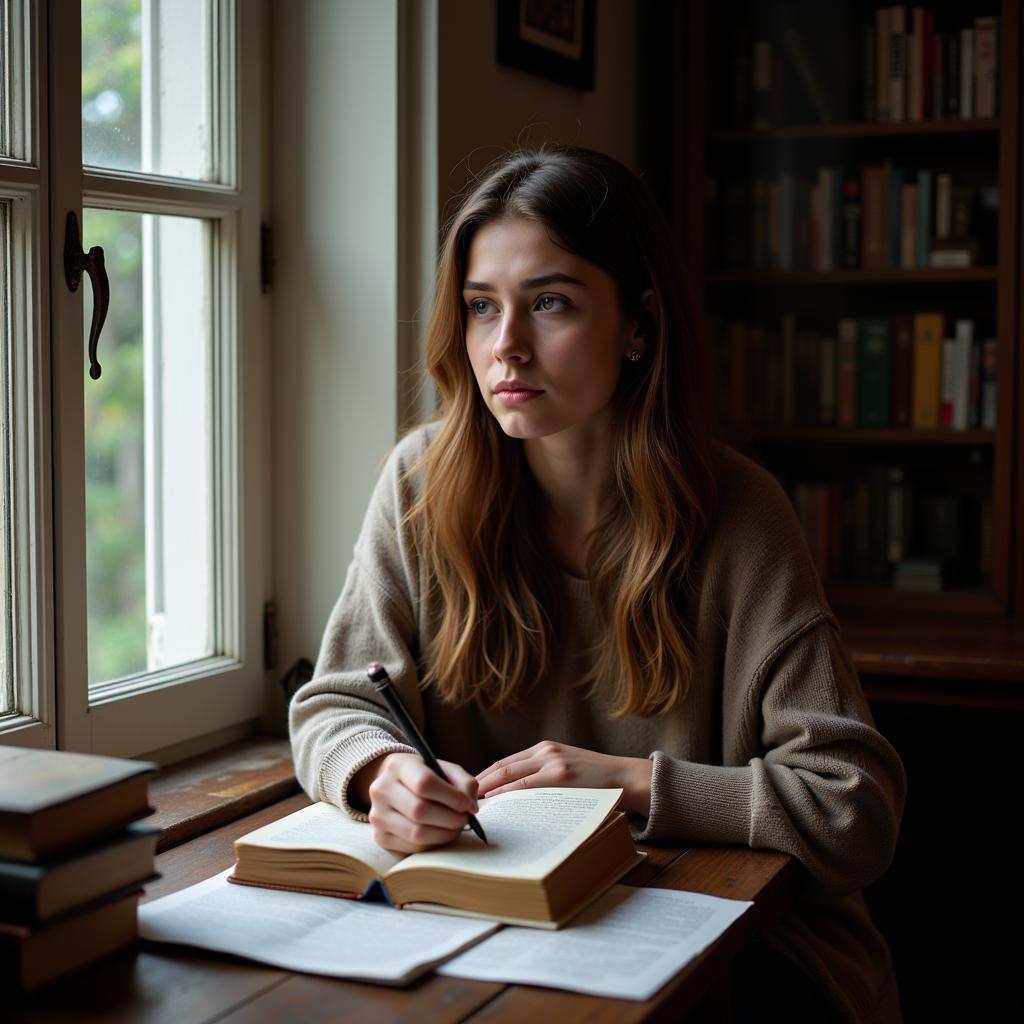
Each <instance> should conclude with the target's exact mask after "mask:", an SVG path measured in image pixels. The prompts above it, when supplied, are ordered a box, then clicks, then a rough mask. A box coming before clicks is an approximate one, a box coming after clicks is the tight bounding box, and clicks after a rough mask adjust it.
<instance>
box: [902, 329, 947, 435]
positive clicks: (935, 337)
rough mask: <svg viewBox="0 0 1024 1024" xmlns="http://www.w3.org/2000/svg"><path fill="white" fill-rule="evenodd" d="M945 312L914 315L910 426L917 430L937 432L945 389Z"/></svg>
mask: <svg viewBox="0 0 1024 1024" xmlns="http://www.w3.org/2000/svg"><path fill="white" fill-rule="evenodd" d="M944 329H945V317H944V316H943V314H942V313H915V314H914V352H913V382H914V383H913V391H912V394H913V401H912V404H911V417H910V423H911V426H912V427H913V428H914V429H915V430H936V429H937V428H938V426H939V422H940V412H941V404H940V402H941V389H942V342H943V331H944Z"/></svg>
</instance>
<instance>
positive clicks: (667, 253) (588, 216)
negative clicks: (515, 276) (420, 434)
mask: <svg viewBox="0 0 1024 1024" xmlns="http://www.w3.org/2000/svg"><path fill="white" fill-rule="evenodd" d="M511 217H522V218H527V219H529V220H531V221H534V222H537V223H539V224H542V225H543V226H544V227H545V228H546V229H547V231H548V232H549V234H550V235H551V236H552V238H553V239H554V240H556V241H557V242H558V244H560V245H561V246H563V247H564V248H565V249H567V250H569V251H571V252H573V253H575V254H576V255H578V256H580V257H582V258H583V259H585V260H588V261H589V262H591V263H593V264H595V265H596V266H598V267H600V268H601V269H602V270H604V271H605V272H606V273H607V274H608V275H609V276H610V277H611V278H612V279H613V280H614V281H615V284H616V286H617V289H618V296H619V300H620V302H621V306H622V310H623V313H624V315H625V317H626V318H627V319H629V320H635V321H637V322H638V323H639V324H640V325H641V329H642V331H643V333H644V336H645V341H646V351H645V354H644V357H643V359H642V360H641V361H640V362H638V363H627V362H625V360H624V365H623V368H622V373H621V376H620V380H619V384H618V388H617V391H616V394H615V397H614V399H613V410H612V417H613V418H612V430H611V436H612V450H611V453H610V454H611V467H612V471H611V474H610V479H609V481H608V492H607V495H606V500H605V504H604V510H603V514H602V516H601V518H600V521H599V522H598V524H597V526H596V527H595V529H594V530H593V531H592V533H591V535H590V537H589V538H588V547H587V574H588V577H589V579H590V584H591V592H592V595H593V599H594V602H595V606H596V609H597V612H598V614H599V616H600V619H601V623H602V639H601V641H600V643H599V645H598V647H597V649H596V651H595V652H594V654H595V657H594V660H593V669H592V671H590V672H589V674H588V675H587V676H586V677H585V678H584V679H582V680H581V682H583V683H587V684H591V685H592V686H594V687H600V689H601V692H602V693H603V694H606V695H607V696H608V699H609V708H608V710H609V712H610V713H611V714H612V715H614V716H621V715H656V714H659V713H661V712H664V711H666V710H667V709H668V708H670V707H671V706H672V705H673V704H674V703H675V702H676V701H678V700H679V699H680V698H681V697H683V696H684V695H685V694H686V692H687V690H688V688H689V685H690V680H691V678H692V675H693V668H694V655H693V638H692V636H691V635H690V632H689V630H688V626H687V623H686V621H685V618H684V615H685V608H686V601H685V598H686V595H687V593H688V590H689V586H690V574H691V570H692V567H693V563H694V554H695V551H696V549H697V546H698V544H699V542H700V540H701V537H702V535H703V533H704V531H705V528H706V527H707V524H708V522H709V519H710V517H711V514H712V507H713V504H714V501H715V485H714V472H713V469H712V447H711V446H712V442H711V439H710V434H709V428H708V423H709V420H708V417H707V409H706V405H705V401H706V395H707V390H708V389H707V382H706V374H705V364H704V357H703V353H702V349H701V346H700V345H699V344H698V336H697V332H696V324H695V322H694V317H693V311H692V304H691V303H689V302H688V301H687V300H686V298H685V297H684V296H685V292H684V287H685V284H684V280H683V276H682V271H681V268H680V265H679V261H678V258H677V256H676V253H675V248H674V245H673V242H672V238H671V234H670V229H669V226H668V224H667V222H666V220H665V218H664V216H663V215H662V213H661V211H660V210H659V209H658V207H657V204H656V202H655V200H654V198H653V197H652V195H651V194H650V192H649V191H648V190H647V188H646V186H645V185H644V184H643V183H642V182H641V181H640V180H639V179H638V178H637V177H636V176H634V175H633V174H632V173H631V172H630V171H628V170H627V169H626V168H625V167H623V166H622V165H621V164H619V163H617V162H616V161H615V160H613V159H611V158H610V157H608V156H605V155H603V154H601V153H597V152H594V151H592V150H586V149H578V148H572V147H557V148H555V147H548V146H545V147H543V148H540V149H538V150H534V151H528V152H514V153H512V154H510V155H508V156H506V157H503V158H501V159H500V160H498V161H497V162H496V163H495V164H493V165H492V166H491V167H490V168H489V169H488V170H487V171H486V172H485V173H484V174H483V176H482V177H481V179H480V181H479V183H478V184H476V186H475V188H473V189H472V191H471V192H470V194H469V195H468V197H467V198H466V200H465V201H464V203H463V204H462V206H461V208H460V209H459V211H458V213H457V214H456V215H455V217H454V219H453V221H452V222H451V224H450V226H449V228H448V231H447V234H446V238H445V242H444V245H443V248H442V252H441V258H440V263H439V268H438V280H437V294H436V298H435V303H434V310H433V315H432V317H431V320H430V325H429V328H428V332H427V342H426V363H427V368H428V370H429V371H430V373H431V375H432V377H433V378H434V381H435V382H436V384H437V388H438V391H439V393H440V398H441V422H440V426H439V428H438V430H437V433H436V435H435V436H434V438H433V440H432V441H431V443H430V444H429V446H428V447H427V450H426V452H425V454H424V456H423V458H422V459H421V460H420V462H419V463H417V465H416V466H415V467H414V469H413V472H415V473H417V474H422V490H421V491H420V496H419V498H418V500H417V501H416V502H415V503H414V505H413V507H412V508H411V509H410V511H409V513H408V516H407V521H408V523H409V524H410V526H411V527H412V536H413V540H414V544H415V545H416V548H417V551H418V554H419V556H420V557H421V558H422V559H423V560H424V561H425V563H426V578H427V579H429V580H430V581H431V582H430V585H431V586H432V587H434V588H435V589H436V594H435V596H436V597H437V598H438V599H439V603H440V607H441V609H442V612H441V614H440V619H439V621H438V622H437V623H436V626H435V628H434V631H433V633H432V636H431V638H430V641H429V643H428V645H427V648H426V650H425V651H424V652H422V653H423V657H424V663H425V671H424V678H423V683H424V685H428V684H432V685H433V686H434V687H436V689H437V691H438V692H439V693H440V695H441V697H442V699H444V700H446V701H449V702H451V703H456V704H461V703H465V702H468V701H471V700H477V701H479V702H480V703H481V704H482V705H483V706H484V707H488V708H494V709H497V710H502V709H505V708H508V707H511V706H513V705H515V704H517V703H518V701H519V698H520V697H521V696H522V695H523V694H524V693H525V692H526V690H527V689H528V688H529V687H530V686H531V685H532V684H534V683H535V682H537V681H538V680H541V679H543V677H544V676H545V674H546V673H547V671H548V670H549V669H550V668H551V667H552V664H553V661H554V659H555V656H556V653H557V645H558V637H559V629H560V625H561V623H562V620H563V616H562V608H563V606H564V604H565V599H566V593H565V583H564V580H563V578H562V575H561V573H560V571H559V569H558V567H557V565H556V564H555V563H554V560H553V559H552V557H551V554H550V552H549V551H548V550H547V549H546V547H545V540H544V531H543V528H542V520H541V517H540V516H539V515H538V510H539V509H542V508H543V507H544V499H543V497H542V495H541V494H540V491H539V488H538V486H537V484H536V483H535V481H534V479H533V477H532V474H531V473H530V470H529V468H528V467H527V465H526V461H525V456H524V454H523V446H522V442H520V441H518V440H514V439H512V438H509V437H507V436H506V435H505V434H504V432H503V431H502V429H501V427H500V426H499V425H498V423H497V422H496V420H495V419H494V417H493V415H492V414H491V412H490V411H489V410H488V408H487V406H486V405H485V403H484V400H483V398H482V397H481V395H480V392H479V389H478V386H477V382H476V379H475V377H474V374H473V370H472V367H471V365H470V361H469V357H468V353H467V350H466V334H465V324H466V310H465V306H464V303H463V299H462V288H463V280H464V277H465V273H466V264H467V259H468V254H469V248H470V244H471V243H472V241H473V238H474V235H475V234H476V232H477V231H478V230H479V228H480V227H481V225H483V224H485V223H487V222H490V221H493V220H496V219H499V218H511ZM647 289H650V290H651V291H652V292H653V296H654V312H653V314H652V313H648V312H647V310H646V309H645V307H644V305H643V302H642V298H641V297H642V296H643V294H644V292H645V291H646V290H647Z"/></svg>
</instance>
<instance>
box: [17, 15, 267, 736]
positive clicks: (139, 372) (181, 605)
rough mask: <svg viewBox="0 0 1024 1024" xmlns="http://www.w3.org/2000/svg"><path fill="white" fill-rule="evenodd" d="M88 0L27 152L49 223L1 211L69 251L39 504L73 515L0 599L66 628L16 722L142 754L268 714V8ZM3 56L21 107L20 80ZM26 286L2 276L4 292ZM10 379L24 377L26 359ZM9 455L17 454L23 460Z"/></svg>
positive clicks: (60, 269) (63, 28)
mask: <svg viewBox="0 0 1024 1024" xmlns="http://www.w3.org/2000/svg"><path fill="white" fill-rule="evenodd" d="M68 8H72V9H74V8H73V5H71V4H68V5H66V6H61V8H60V16H59V17H58V16H57V15H56V12H55V9H54V5H52V4H51V5H49V8H48V9H49V17H50V24H49V33H48V34H49V47H50V49H49V53H48V55H47V57H48V61H49V65H50V68H51V75H50V91H49V103H48V108H47V109H45V110H40V111H39V112H38V114H39V116H38V123H39V124H40V126H41V131H40V135H41V136H44V135H45V136H46V137H47V138H48V139H49V152H48V154H47V153H46V148H45V147H36V148H35V150H34V151H31V150H26V151H25V157H26V158H25V160H24V161H23V162H24V164H25V165H26V167H31V168H32V173H34V174H35V178H34V179H33V180H32V181H29V182H24V184H28V185H29V186H32V185H34V186H35V189H34V191H33V192H32V194H31V197H30V199H29V200H28V202H29V203H31V202H32V201H35V202H36V203H37V205H38V207H39V213H40V216H39V218H38V220H39V223H41V224H43V227H39V226H38V224H37V225H35V226H33V224H32V221H31V217H23V218H22V222H23V226H22V228H20V229H19V227H18V222H17V221H16V220H15V221H13V226H12V227H10V228H9V229H8V228H7V225H8V224H9V223H12V219H11V216H10V215H8V216H6V217H5V218H4V219H2V220H0V232H4V231H6V235H0V238H6V237H9V238H10V242H9V243H7V244H9V245H11V246H13V247H14V248H15V249H16V248H17V246H18V245H19V243H20V244H23V245H26V246H27V247H28V248H29V249H31V250H32V251H39V252H40V254H41V253H42V251H43V245H44V243H45V242H46V241H47V235H48V241H49V254H50V259H49V260H48V263H49V266H48V268H47V267H43V271H44V272H43V273H41V274H39V279H38V280H37V281H36V282H35V284H34V285H32V284H29V285H28V286H27V288H26V294H27V295H28V296H29V297H30V298H31V299H32V300H33V301H34V302H35V303H37V304H38V307H39V308H40V309H46V308H50V309H51V310H52V319H51V321H50V322H49V325H48V326H49V332H48V334H49V337H48V338H47V339H46V342H44V341H43V340H42V339H43V336H44V335H45V334H46V331H45V328H46V325H45V324H42V323H40V324H39V325H38V330H37V333H36V334H35V335H33V336H32V337H31V338H28V337H27V336H26V341H27V342H28V347H29V348H32V347H33V346H34V348H35V350H36V351H37V353H38V354H39V359H37V364H38V365H35V366H34V367H33V369H34V372H35V374H36V379H37V381H38V382H39V383H44V382H45V385H46V387H45V390H44V391H42V392H41V393H42V394H47V393H48V392H49V389H50V385H51V380H50V378H49V374H52V386H53V391H52V394H53V403H52V407H51V406H49V405H48V404H47V403H43V407H41V408H40V410H39V419H40V424H41V428H45V431H46V432H47V433H48V434H49V433H50V432H52V440H53V444H52V450H53V461H52V465H47V460H46V457H45V453H46V451H47V448H46V447H45V446H40V447H39V449H38V454H37V455H36V456H35V463H34V464H33V466H32V467H31V468H32V469H33V470H34V473H35V476H36V477H38V478H39V480H40V485H39V488H38V490H39V493H38V494H36V495H35V496H34V497H33V498H32V500H31V501H30V502H29V505H28V511H29V512H30V513H31V515H30V519H32V518H33V517H34V519H36V520H38V519H39V518H40V515H39V512H40V510H41V512H42V519H43V525H46V524H51V523H52V536H53V547H52V552H51V554H52V559H50V558H47V559H45V560H46V562H47V565H48V564H49V562H50V561H52V572H48V571H44V572H41V573H39V574H38V579H36V580H35V581H33V580H28V582H27V583H23V584H22V585H21V586H19V585H18V584H19V583H20V582H21V581H20V580H19V579H15V580H14V583H15V585H14V586H13V588H11V592H12V593H13V594H14V595H15V597H14V602H13V603H14V606H15V607H14V609H13V612H11V611H9V610H8V609H7V607H6V606H5V605H3V604H0V617H2V619H3V622H4V623H10V622H12V621H13V620H12V619H11V615H12V614H15V613H16V612H17V605H18V602H19V601H20V600H22V598H25V599H28V600H30V601H34V602H35V604H36V605H37V606H38V611H39V613H38V614H37V616H36V617H37V619H38V620H39V621H40V622H46V621H50V622H51V623H52V625H51V626H50V627H49V630H46V629H45V628H44V629H43V630H42V631H41V636H42V637H43V640H44V643H43V645H42V646H43V651H42V652H41V654H40V653H39V652H36V654H35V656H34V657H33V658H32V659H30V660H29V662H28V663H27V664H30V665H31V671H30V672H29V674H28V677H27V678H29V679H30V680H31V686H29V689H30V690H31V691H32V692H31V693H30V694H29V695H28V697H26V698H24V699H22V698H19V695H18V694H17V693H15V692H14V690H15V688H14V687H13V684H12V683H11V682H10V679H12V678H14V675H13V673H12V671H5V672H4V674H3V675H2V676H0V680H2V682H0V716H2V715H4V714H5V713H6V716H7V717H6V718H5V717H0V739H3V740H4V741H8V740H12V739H13V740H14V741H15V742H21V741H23V740H24V736H25V735H29V734H31V733H32V731H33V729H34V730H35V731H36V732H37V733H38V734H39V736H41V737H44V740H43V741H44V742H49V743H51V744H52V743H53V742H55V740H56V738H57V737H59V742H60V745H61V746H66V747H69V748H71V749H80V750H92V751H96V752H100V753H111V754H119V755H123V756H133V755H138V754H143V753H148V752H152V751H155V750H158V749H160V748H164V747H168V746H171V745H175V744H179V743H182V742H184V741H191V740H194V739H196V738H197V737H200V736H203V735H205V734H210V733H215V732H217V731H218V730H223V729H225V728H228V727H232V726H236V725H238V724H240V723H243V722H245V721H248V720H251V719H253V718H256V717H258V715H259V714H260V710H261V696H262V683H263V669H262V649H261V645H262V630H261V619H260V617H261V612H262V603H263V600H262V594H263V572H262V564H261V552H262V550H263V547H264V545H263V543H262V538H261V529H262V526H261V519H260V509H261V507H262V505H263V502H264V496H263V492H262V488H263V482H262V476H261V472H260V467H261V456H260V452H261V448H262V445H261V442H260V434H261V430H262V426H261V424H262V413H263V410H262V409H261V408H260V397H259V396H260V395H261V394H262V373H263V361H264V353H265V343H264V339H263V336H262V330H263V327H262V325H263V324H264V323H265V322H266V320H267V317H266V315H265V311H263V310H261V308H260V305H261V302H263V301H264V300H263V299H262V298H261V297H260V295H259V281H258V278H257V273H256V268H257V266H258V246H259V221H260V209H259V201H260V184H261V176H260V140H259V130H260V124H261V117H260V111H259V99H258V97H259V96H260V94H261V90H260V67H259V60H260V53H261V52H262V47H261V45H260V37H261V32H262V26H261V24H260V17H261V13H260V12H261V10H262V8H261V6H260V5H249V4H238V3H237V0H173V2H171V0H81V3H80V8H79V10H80V14H81V17H80V19H76V18H72V17H67V9H68ZM46 9H47V8H46V6H45V5H44V6H43V11H44V12H45V10H46ZM0 10H2V11H3V14H2V17H3V18H5V19H8V20H7V21H5V23H4V27H5V28H7V26H8V25H9V26H10V31H5V32H4V46H8V47H9V48H10V49H12V50H14V49H17V48H18V46H19V43H21V42H24V50H25V53H26V55H27V56H26V59H25V64H26V66H29V67H33V66H34V67H38V66H39V65H40V63H41V62H40V61H39V60H38V56H39V47H40V46H41V45H42V44H41V43H40V42H39V40H42V39H46V38H47V32H46V31H45V28H46V26H45V25H35V26H33V25H31V24H29V22H30V20H31V17H38V18H39V20H40V22H41V21H42V20H43V16H42V15H40V14H38V12H37V10H36V5H34V4H29V3H28V2H27V0H0ZM19 28H20V29H21V31H19ZM41 29H43V30H41ZM33 58H36V60H33ZM5 67H6V68H7V69H9V70H8V72H7V73H6V74H5V75H4V76H3V79H4V83H5V84H4V86H3V87H2V90H3V91H2V92H0V116H3V117H4V121H3V124H4V125H5V126H6V125H8V123H9V119H8V117H7V116H6V115H7V111H8V110H9V109H11V107H12V103H11V99H12V97H16V90H17V87H18V82H19V76H17V75H15V74H14V73H13V63H11V62H7V63H6V64H5ZM21 77H24V76H21ZM28 79H29V80H31V74H29V75H28ZM37 94H38V93H37ZM25 123H31V119H26V120H25ZM25 134H26V133H25V132H24V131H22V132H21V134H20V136H19V134H18V133H17V132H16V131H14V130H13V129H10V128H7V127H5V128H4V131H3V134H2V135H0V142H2V143H3V145H4V146H5V147H7V148H5V149H4V150H3V152H4V153H5V154H10V155H14V153H13V151H12V150H11V149H10V148H9V147H8V140H13V141H16V140H17V139H18V138H24V137H25ZM47 157H48V160H49V168H47V166H46V163H45V161H46V160H47ZM12 166H13V161H10V160H8V161H2V162H0V204H2V203H3V202H5V201H6V202H8V203H13V202H14V201H15V200H16V199H17V196H16V194H15V193H14V191H10V190H9V191H7V192H5V191H4V189H3V184H4V176H5V174H9V173H10V172H11V169H12ZM48 171H49V173H48ZM23 177H24V175H23ZM9 184H13V182H12V183H9ZM46 186H48V194H46V193H45V192H44V188H45V187H46ZM44 206H45V209H44V208H43V207H44ZM3 208H4V207H3V206H0V209H3ZM47 218H48V221H49V230H48V232H47V231H46V230H45V221H46V219H47ZM75 227H77V229H78V232H79V240H80V243H81V249H82V250H84V252H86V253H88V252H89V251H90V250H91V249H92V248H93V247H95V246H98V247H101V248H102V251H103V261H102V263H103V267H104V269H105V272H106V280H107V282H108V283H109V308H108V309H107V311H106V316H105V320H104V321H103V324H102V330H101V332H100V334H99V341H98V347H97V351H96V352H95V356H94V357H92V356H90V352H89V349H90V336H91V334H93V333H94V332H93V331H92V328H93V324H94V321H98V320H99V319H100V317H99V316H96V317H94V303H95V298H96V295H97V294H98V293H102V286H101V285H100V283H99V280H98V267H96V266H94V268H93V269H94V270H96V272H97V275H96V276H97V280H95V281H91V280H90V276H87V275H86V274H82V276H81V281H80V284H79V285H78V287H77V289H76V290H75V291H72V290H70V288H69V286H68V284H67V283H66V281H65V268H64V248H65V245H66V244H67V239H68V237H69V232H70V233H71V234H73V233H74V232H73V228H75ZM33 247H34V249H33ZM93 262H94V264H95V263H96V261H93ZM4 266H5V267H6V266H11V267H16V266H17V264H16V262H14V261H10V262H9V261H7V260H5V261H4ZM47 270H48V273H47V272H46V271H47ZM44 280H45V281H48V282H49V289H50V291H49V294H47V292H46V289H45V287H44V285H43V282H44ZM19 292H20V289H19V287H18V286H17V284H13V285H12V284H10V283H9V282H7V281H6V280H4V279H3V277H0V309H3V310H6V304H3V303H2V298H3V296H14V297H15V298H16V297H17V295H18V294H19ZM11 319H12V318H11V317H9V316H7V315H6V314H5V319H4V334H3V335H2V336H0V337H2V339H3V342H4V345H3V350H2V351H5V352H13V353H15V354H16V353H17V352H18V350H19V343H18V338H17V337H16V336H15V335H13V334H12V331H11V328H10V327H9V326H8V322H9V321H10V320H11ZM9 337H13V339H14V340H13V342H8V338H9ZM49 353H52V363H49V362H47V360H46V359H45V358H43V357H44V356H45V355H47V354H49ZM16 361H17V360H15V362H16ZM5 374H6V375H5V377H4V380H5V396H7V395H8V394H9V393H10V391H11V389H10V388H8V387H7V385H6V381H7V379H8V377H10V376H11V374H9V373H7V371H6V364H5ZM28 390H29V391H31V388H29V389H28ZM15 398H16V396H15ZM29 412H31V410H29ZM6 413H7V409H6V408H5V406H4V405H3V404H0V425H4V424H6V423H8V422H9V423H10V424H11V428H10V430H7V429H5V430H4V435H3V436H4V438H5V442H6V440H7V439H8V438H11V439H12V444H13V446H14V447H15V448H17V439H18V437H19V432H22V433H23V432H24V431H23V430H21V428H20V426H19V424H20V420H19V415H20V416H21V417H22V419H25V414H24V412H19V408H18V407H17V402H16V401H14V402H13V403H12V412H11V414H10V415H5V414H6ZM30 454H31V452H30ZM6 465H7V466H8V472H9V473H17V472H18V462H17V459H16V458H15V459H8V460H7V463H6ZM47 481H49V484H50V486H49V487H47V486H46V482H47ZM5 486H6V485H5V483H4V482H3V480H2V479H0V498H2V499H3V505H2V510H3V513H2V515H3V519H2V521H3V523H4V524H5V532H4V540H5V547H6V548H8V549H9V550H5V551H4V553H3V554H0V573H9V572H13V571H15V570H17V568H18V564H19V562H18V558H19V552H18V548H17V540H18V523H17V520H18V515H19V512H20V506H18V505H17V502H16V501H15V504H14V506H13V507H12V506H11V501H10V499H11V498H12V496H13V497H14V498H15V499H16V498H17V496H18V495H19V494H20V491H19V488H18V487H17V486H14V487H13V489H11V488H9V487H8V488H7V489H6V490H5V489H4V487H5ZM9 509H10V511H9ZM9 520H10V522H11V524H12V525H8V521H9ZM40 536H44V534H43V533H42V532H41V533H40ZM43 548H44V549H45V548H46V545H45V544H44V545H43ZM23 575H24V573H23ZM0 630H6V631H3V632H0V667H4V666H7V665H8V664H10V665H12V666H13V664H14V663H15V661H16V658H17V651H14V652H13V653H10V654H7V655H6V657H7V661H6V662H5V661H4V660H3V659H4V657H5V654H4V653H3V652H4V651H5V650H6V649H7V648H9V647H11V646H12V640H11V638H12V637H14V638H15V639H16V638H17V637H19V636H20V630H19V629H18V628H14V627H13V626H12V627H11V628H9V629H8V628H6V626H5V625H0ZM47 661H50V662H52V666H53V668H52V672H51V671H47V670H46V664H47ZM4 687H6V689H4ZM29 698H31V699H29ZM19 700H20V703H19ZM54 709H56V713H55V712H54ZM15 712H18V714H17V715H15ZM55 726H56V731H55ZM32 742H35V740H32Z"/></svg>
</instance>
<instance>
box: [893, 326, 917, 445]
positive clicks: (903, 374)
mask: <svg viewBox="0 0 1024 1024" xmlns="http://www.w3.org/2000/svg"><path fill="white" fill-rule="evenodd" d="M892 332H893V333H892V425H893V426H894V427H899V428H901V429H905V428H908V427H909V426H910V414H911V405H912V403H913V386H914V364H913V359H914V321H913V318H912V317H909V316H895V317H893V319H892Z"/></svg>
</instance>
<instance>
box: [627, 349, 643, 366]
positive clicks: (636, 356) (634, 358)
mask: <svg viewBox="0 0 1024 1024" xmlns="http://www.w3.org/2000/svg"><path fill="white" fill-rule="evenodd" d="M626 358H627V359H628V360H629V361H630V362H631V363H639V362H640V349H638V348H634V349H630V351H629V355H628V356H626Z"/></svg>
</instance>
